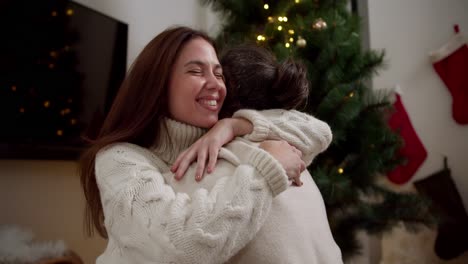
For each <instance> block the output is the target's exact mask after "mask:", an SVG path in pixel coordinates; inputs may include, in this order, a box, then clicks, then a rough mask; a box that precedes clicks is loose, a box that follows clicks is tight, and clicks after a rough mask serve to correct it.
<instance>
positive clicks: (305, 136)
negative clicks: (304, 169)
mask: <svg viewBox="0 0 468 264" xmlns="http://www.w3.org/2000/svg"><path fill="white" fill-rule="evenodd" d="M233 117H241V118H245V119H247V120H249V121H250V122H251V123H252V124H253V126H254V130H253V132H252V133H250V134H248V135H246V136H244V137H245V138H246V139H248V140H251V141H263V140H267V139H275V140H280V139H282V140H285V141H287V142H288V143H289V144H291V145H293V146H295V147H296V148H297V149H299V150H300V151H301V152H302V154H303V160H304V162H305V163H306V165H307V166H308V165H310V163H311V162H312V160H313V159H314V158H315V157H316V156H317V155H318V154H319V153H321V152H323V151H324V150H325V149H327V148H328V146H329V145H330V143H331V141H332V132H331V129H330V126H328V124H327V123H325V122H323V121H321V120H319V119H317V118H315V117H313V116H311V115H308V114H306V113H302V112H299V111H296V110H282V109H272V110H264V111H255V110H249V109H242V110H239V111H237V112H235V113H234V115H233Z"/></svg>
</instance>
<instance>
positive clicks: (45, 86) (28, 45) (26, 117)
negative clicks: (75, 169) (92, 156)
mask: <svg viewBox="0 0 468 264" xmlns="http://www.w3.org/2000/svg"><path fill="white" fill-rule="evenodd" d="M0 30H1V31H0V32H2V41H0V120H1V124H2V125H1V128H0V158H2V159H62V160H74V159H77V158H78V157H79V155H80V153H81V152H82V150H83V149H84V146H85V142H84V140H83V135H84V134H86V133H93V132H92V131H93V130H94V131H95V132H96V131H97V129H98V128H99V125H100V124H101V123H102V121H103V119H104V117H105V115H106V114H107V112H108V110H109V108H110V105H111V103H112V100H113V98H114V96H115V94H116V92H117V90H118V88H119V86H120V84H121V82H122V80H123V78H124V76H125V72H126V61H127V35H128V33H127V32H128V25H127V24H125V23H123V22H121V21H118V20H116V19H114V18H112V17H109V16H106V15H104V14H102V13H99V12H97V11H95V10H92V9H90V8H87V7H85V6H83V5H80V4H78V3H75V2H72V1H69V0H41V1H35V0H6V1H5V0H2V1H0Z"/></svg>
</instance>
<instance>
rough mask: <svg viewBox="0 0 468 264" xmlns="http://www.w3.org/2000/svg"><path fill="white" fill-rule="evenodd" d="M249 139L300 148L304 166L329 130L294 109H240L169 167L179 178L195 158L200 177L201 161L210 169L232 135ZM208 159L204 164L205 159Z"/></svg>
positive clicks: (321, 148) (322, 147) (319, 149)
mask: <svg viewBox="0 0 468 264" xmlns="http://www.w3.org/2000/svg"><path fill="white" fill-rule="evenodd" d="M244 135H245V138H246V139H248V140H251V141H258V142H259V141H263V140H268V139H270V140H285V141H286V142H288V143H289V144H291V145H292V146H294V147H296V148H297V149H299V150H300V151H301V152H302V155H303V156H302V159H303V160H304V162H305V164H306V166H309V165H310V163H311V162H312V160H313V159H314V158H315V157H316V156H317V155H318V154H319V153H321V152H322V151H324V150H325V149H326V148H327V147H328V146H329V145H330V143H331V140H332V132H331V129H330V127H329V126H328V124H327V123H325V122H323V121H321V120H319V119H317V118H315V117H313V116H311V115H308V114H305V113H302V112H299V111H296V110H282V109H272V110H264V111H256V110H248V109H242V110H239V111H237V112H235V113H234V115H233V118H225V119H222V120H220V121H219V122H218V123H217V124H216V125H215V126H214V127H213V128H211V129H210V131H209V132H208V133H207V134H205V135H204V136H203V137H201V138H200V139H199V140H198V141H197V142H195V144H193V145H192V146H191V147H190V148H188V149H187V150H186V151H184V152H183V153H182V154H181V155H179V157H178V158H177V160H176V162H175V163H174V165H173V166H172V167H171V170H172V172H174V173H175V178H176V179H181V178H182V177H183V176H184V174H185V172H186V170H187V168H188V166H189V165H190V164H191V163H192V162H194V161H196V162H197V172H196V175H195V178H196V180H197V181H200V180H201V179H202V177H203V175H204V171H205V165H207V172H208V173H210V172H211V171H212V170H213V169H214V167H215V164H216V160H217V157H218V152H219V149H220V148H221V147H222V146H223V145H225V144H227V143H228V142H230V141H231V140H232V139H234V137H236V136H244ZM207 159H208V164H207V162H206V160H207Z"/></svg>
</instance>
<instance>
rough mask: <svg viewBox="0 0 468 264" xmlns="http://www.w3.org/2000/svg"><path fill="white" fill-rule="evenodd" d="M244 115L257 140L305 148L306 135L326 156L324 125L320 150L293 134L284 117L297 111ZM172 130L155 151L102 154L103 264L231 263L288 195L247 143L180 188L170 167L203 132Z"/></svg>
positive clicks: (116, 148) (265, 157) (268, 162)
mask: <svg viewBox="0 0 468 264" xmlns="http://www.w3.org/2000/svg"><path fill="white" fill-rule="evenodd" d="M243 111H244V110H243ZM242 113H243V112H242V111H240V112H238V113H237V114H238V116H242V117H245V118H248V119H250V120H251V121H252V122H253V124H254V132H253V133H252V134H251V135H249V137H250V138H252V139H257V140H263V139H266V138H271V139H274V138H284V136H285V135H287V136H289V137H291V138H292V139H293V141H294V140H296V141H298V142H300V141H302V140H303V139H304V138H301V137H302V136H305V137H306V138H305V140H307V141H313V142H314V143H315V144H316V145H315V147H317V146H319V145H320V146H321V147H320V151H322V150H323V149H325V148H326V146H328V144H329V142H330V139H331V133H330V131H329V128H328V126H326V124H325V133H321V132H319V133H318V134H317V135H320V137H321V139H322V142H321V143H318V145H317V142H319V141H320V140H317V138H314V139H313V140H308V136H309V135H307V134H306V133H304V132H303V131H299V130H296V129H295V128H297V127H300V126H296V127H294V126H293V127H294V129H288V128H289V127H290V126H292V124H287V123H285V122H284V121H287V120H289V121H291V120H290V118H286V116H287V115H289V114H291V115H292V116H295V115H299V114H298V113H299V112H297V113H294V112H285V111H278V112H265V113H263V112H262V114H259V113H257V112H255V111H250V110H248V111H244V114H242ZM267 117H268V119H267ZM270 120H272V121H270ZM314 120H316V119H314ZM319 122H321V121H319ZM293 123H294V122H293ZM321 123H323V122H321ZM323 124H324V123H323ZM166 125H167V128H168V131H167V132H166V133H162V136H163V138H162V139H163V141H162V144H161V145H160V146H158V147H157V148H156V149H154V150H153V151H149V150H147V149H144V148H141V147H138V146H135V145H132V144H128V143H118V144H113V145H110V146H108V147H106V148H104V149H102V150H101V151H100V152H99V153H98V155H97V157H96V179H97V182H98V186H99V189H100V192H101V200H102V204H103V208H104V215H105V226H106V229H107V231H108V235H109V242H108V245H107V248H106V250H105V251H104V253H103V254H102V255H101V256H100V257H99V258H98V260H97V263H223V262H226V261H227V260H228V259H229V258H230V257H232V256H233V255H234V254H235V253H237V252H239V250H240V249H242V248H243V247H244V246H245V245H246V244H247V243H248V242H249V241H251V240H252V239H253V237H254V235H255V234H256V233H257V231H258V230H259V229H260V228H261V226H262V224H263V223H264V222H265V220H266V219H267V218H268V213H269V210H270V208H271V204H272V200H273V197H274V196H276V195H277V194H279V193H281V192H282V191H284V190H285V189H286V188H287V184H288V183H287V176H286V175H285V172H284V169H283V168H282V167H281V165H280V164H279V163H278V162H277V161H276V160H275V159H273V158H272V157H271V156H270V155H269V154H268V153H267V152H265V151H263V150H261V149H259V148H256V147H253V146H251V145H249V144H246V143H245V142H242V141H238V142H236V143H232V144H229V145H228V146H227V148H224V149H223V150H222V151H221V152H220V158H223V159H220V160H219V161H218V164H217V166H216V169H215V171H214V172H213V173H212V174H210V175H207V176H206V177H205V179H204V180H203V181H202V183H201V184H198V183H194V182H193V183H190V180H193V179H192V178H193V177H191V176H192V175H190V174H187V175H186V176H185V177H184V181H182V182H176V181H174V180H173V174H172V173H171V172H170V171H169V166H170V165H171V164H172V163H173V161H174V160H175V158H176V157H177V155H178V154H179V153H180V151H182V150H184V149H185V148H187V147H188V146H190V145H191V144H192V143H193V142H194V141H195V140H196V139H198V138H199V137H200V136H201V135H202V134H203V133H204V132H205V131H203V130H202V129H199V128H195V127H192V126H188V125H185V124H181V123H179V122H176V121H173V120H166ZM327 129H328V130H327ZM288 130H291V131H288ZM319 130H320V129H319ZM322 132H323V131H322ZM326 132H328V133H326ZM327 135H328V136H327ZM284 139H287V138H284ZM323 140H325V141H323ZM307 141H306V142H307ZM173 142H177V143H178V144H171V143H173ZM307 143H311V142H307ZM309 145H311V144H309ZM299 149H301V148H299ZM316 150H317V148H316ZM301 151H303V152H304V150H303V149H301ZM320 151H319V152H320ZM317 153H318V152H317ZM317 153H316V154H317ZM304 154H306V156H308V154H307V153H304ZM316 154H315V155H316ZM310 156H311V158H310V160H311V159H312V158H313V156H314V155H310ZM292 191H293V190H292Z"/></svg>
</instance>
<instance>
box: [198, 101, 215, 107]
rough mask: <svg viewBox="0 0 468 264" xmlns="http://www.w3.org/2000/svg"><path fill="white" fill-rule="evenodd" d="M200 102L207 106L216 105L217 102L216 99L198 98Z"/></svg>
mask: <svg viewBox="0 0 468 264" xmlns="http://www.w3.org/2000/svg"><path fill="white" fill-rule="evenodd" d="M200 103H202V104H205V105H209V106H216V105H218V102H217V101H216V100H200Z"/></svg>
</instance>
